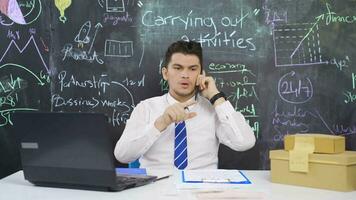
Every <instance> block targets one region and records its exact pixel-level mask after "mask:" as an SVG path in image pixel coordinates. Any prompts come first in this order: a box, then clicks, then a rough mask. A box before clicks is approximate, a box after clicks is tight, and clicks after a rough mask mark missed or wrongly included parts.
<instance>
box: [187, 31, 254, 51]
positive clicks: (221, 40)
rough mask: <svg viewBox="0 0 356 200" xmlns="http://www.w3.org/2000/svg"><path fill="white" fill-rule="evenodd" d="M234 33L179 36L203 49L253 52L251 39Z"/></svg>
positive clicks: (252, 40) (252, 39)
mask: <svg viewBox="0 0 356 200" xmlns="http://www.w3.org/2000/svg"><path fill="white" fill-rule="evenodd" d="M236 33H237V32H236V31H231V32H227V31H223V32H218V33H199V36H197V37H194V36H193V37H192V36H191V37H189V36H187V35H183V36H181V39H182V40H184V41H190V40H192V41H196V42H199V43H201V45H202V46H203V47H230V48H237V49H246V50H249V51H255V50H256V45H255V42H254V38H252V37H246V38H245V37H240V36H237V35H236Z"/></svg>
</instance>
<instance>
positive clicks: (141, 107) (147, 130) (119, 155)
mask: <svg viewBox="0 0 356 200" xmlns="http://www.w3.org/2000/svg"><path fill="white" fill-rule="evenodd" d="M146 107H147V105H145V104H144V103H142V102H141V103H139V104H138V105H137V106H136V107H135V109H134V110H133V112H132V114H131V116H130V119H129V120H127V122H126V126H125V129H124V132H123V133H122V135H121V137H120V139H119V141H118V142H117V143H116V146H115V150H114V155H115V157H116V159H117V160H118V161H120V162H122V163H129V162H132V161H135V160H136V159H138V158H140V157H141V156H142V155H143V154H144V153H145V152H146V151H147V150H148V149H149V148H150V147H151V146H152V144H153V143H154V142H155V141H156V140H157V139H158V138H159V136H160V135H161V132H160V131H159V130H158V129H157V128H156V127H155V126H154V121H152V122H149V110H148V109H147V108H146Z"/></svg>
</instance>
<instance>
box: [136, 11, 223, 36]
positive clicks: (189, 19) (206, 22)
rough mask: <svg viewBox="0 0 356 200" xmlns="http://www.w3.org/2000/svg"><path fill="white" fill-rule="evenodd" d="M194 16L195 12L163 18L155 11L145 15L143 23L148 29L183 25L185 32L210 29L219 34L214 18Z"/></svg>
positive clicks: (147, 12)
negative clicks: (204, 28)
mask: <svg viewBox="0 0 356 200" xmlns="http://www.w3.org/2000/svg"><path fill="white" fill-rule="evenodd" d="M192 15H193V10H190V11H189V12H188V13H187V15H185V16H182V15H177V16H173V15H169V16H161V15H159V14H156V13H154V12H153V11H150V10H148V11H146V12H145V13H144V14H143V16H142V20H141V23H142V24H143V25H144V26H148V27H159V26H180V25H183V26H184V30H188V28H197V27H208V28H213V30H214V33H215V34H216V33H217V27H216V24H215V21H214V18H213V17H209V16H207V17H199V16H196V17H193V16H192Z"/></svg>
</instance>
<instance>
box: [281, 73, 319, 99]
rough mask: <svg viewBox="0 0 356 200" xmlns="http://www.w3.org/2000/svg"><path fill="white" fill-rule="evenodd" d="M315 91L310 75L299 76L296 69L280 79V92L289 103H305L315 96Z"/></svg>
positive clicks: (282, 97)
mask: <svg viewBox="0 0 356 200" xmlns="http://www.w3.org/2000/svg"><path fill="white" fill-rule="evenodd" d="M313 92H314V91H313V84H312V82H311V80H310V79H309V78H308V77H306V78H304V77H301V78H299V77H298V75H297V74H296V73H295V72H294V71H291V72H289V73H287V74H285V75H283V76H282V77H281V78H280V80H279V81H278V94H279V96H280V97H281V99H283V100H284V101H285V102H288V103H292V104H302V103H305V102H307V101H309V100H310V99H311V98H312V97H313Z"/></svg>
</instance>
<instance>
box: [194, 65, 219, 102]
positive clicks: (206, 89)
mask: <svg viewBox="0 0 356 200" xmlns="http://www.w3.org/2000/svg"><path fill="white" fill-rule="evenodd" d="M196 86H199V90H200V92H201V94H202V96H203V97H205V98H207V99H208V100H210V99H211V98H212V97H213V96H214V95H216V94H217V93H219V90H218V89H217V87H216V84H215V81H214V79H213V77H211V76H206V75H205V71H203V74H201V75H199V76H198V79H197V82H196ZM224 101H225V99H223V98H220V99H218V100H217V101H215V104H214V106H216V105H219V104H221V103H223V102H224Z"/></svg>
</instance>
